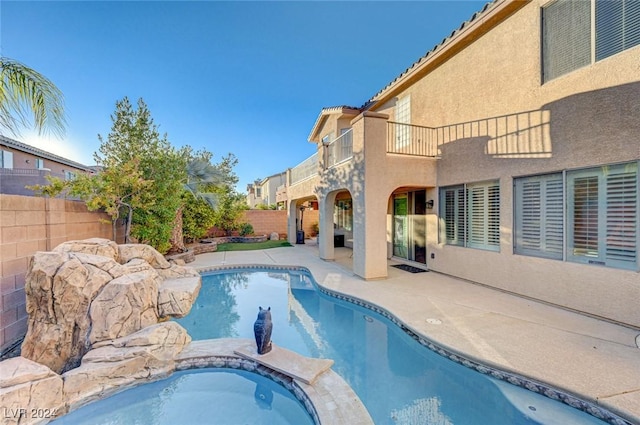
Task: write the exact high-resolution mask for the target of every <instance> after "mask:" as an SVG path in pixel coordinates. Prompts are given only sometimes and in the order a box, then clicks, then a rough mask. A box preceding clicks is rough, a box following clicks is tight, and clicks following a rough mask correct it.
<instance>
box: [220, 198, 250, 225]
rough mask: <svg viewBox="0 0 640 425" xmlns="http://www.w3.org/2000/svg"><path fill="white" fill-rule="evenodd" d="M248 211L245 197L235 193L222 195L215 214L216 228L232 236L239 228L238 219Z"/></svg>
mask: <svg viewBox="0 0 640 425" xmlns="http://www.w3.org/2000/svg"><path fill="white" fill-rule="evenodd" d="M246 209H248V207H247V204H246V203H245V197H244V196H243V195H241V194H238V193H235V192H224V193H221V194H220V200H219V203H218V208H216V213H215V226H217V227H219V228H220V229H222V230H224V231H226V232H227V234H228V235H230V234H231V232H232V231H233V230H237V229H238V227H239V223H238V219H239V218H240V215H241V214H242V212H243V211H244V210H246Z"/></svg>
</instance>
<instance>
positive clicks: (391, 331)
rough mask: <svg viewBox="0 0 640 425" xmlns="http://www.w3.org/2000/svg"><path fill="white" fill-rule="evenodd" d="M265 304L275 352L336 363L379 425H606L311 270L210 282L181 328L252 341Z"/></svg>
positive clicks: (240, 274)
mask: <svg viewBox="0 0 640 425" xmlns="http://www.w3.org/2000/svg"><path fill="white" fill-rule="evenodd" d="M259 306H262V307H264V308H266V307H271V313H272V320H273V334H272V340H273V342H274V344H277V345H279V346H281V347H284V348H287V349H289V350H293V351H296V352H298V353H300V354H302V355H305V356H309V357H319V358H329V359H333V360H334V361H335V364H334V366H333V370H335V371H336V372H337V373H338V374H340V375H341V376H342V377H343V378H344V379H345V380H346V381H347V382H348V383H349V384H350V385H351V387H352V388H353V389H354V390H355V392H356V393H357V394H358V396H359V397H360V399H361V400H362V401H363V403H364V405H365V406H366V407H367V409H368V410H369V413H370V414H371V416H372V418H373V420H374V422H375V423H376V425H385V424H389V425H396V424H416V425H417V424H420V425H423V424H437V425H452V424H457V425H473V424H478V425H487V424H492V425H500V424H504V425H517V424H523V425H524V424H545V425H551V424H562V425H566V424H600V425H602V424H605V422H603V421H600V420H598V419H597V418H595V417H593V416H590V415H588V414H586V413H584V412H581V411H579V410H576V409H573V408H571V407H569V406H567V405H564V404H562V403H560V402H557V401H554V400H551V399H549V398H547V397H544V396H542V395H539V394H536V393H533V392H531V391H528V390H526V389H523V388H520V387H517V386H513V385H511V384H508V383H505V382H503V381H499V380H495V379H493V378H491V377H488V376H486V375H483V374H480V373H478V372H475V371H473V370H471V369H468V368H466V367H464V366H462V365H460V364H457V363H455V362H452V361H451V360H449V359H447V358H445V357H442V356H440V355H438V354H436V353H434V352H432V351H430V350H428V349H427V348H425V347H423V346H422V345H420V344H419V343H418V342H417V341H415V340H414V339H413V338H411V337H410V336H409V335H407V334H406V333H405V332H403V331H402V330H401V329H400V328H398V327H397V326H396V325H394V324H393V323H392V322H390V321H389V320H388V319H386V318H384V317H383V316H381V315H378V314H376V313H373V312H372V311H370V310H368V309H365V308H362V307H359V306H356V305H354V304H351V303H347V302H344V301H340V300H337V299H335V298H332V297H330V296H327V295H325V294H322V293H320V292H318V291H317V290H316V289H315V286H314V284H313V283H312V279H311V277H310V276H309V275H307V274H306V273H304V272H298V271H280V270H269V271H264V270H260V269H248V270H234V271H228V270H227V271H224V272H213V273H208V274H205V275H203V280H202V289H201V290H200V295H199V297H198V299H197V300H196V303H195V304H194V306H193V308H192V311H191V313H190V314H189V315H188V316H186V317H184V318H183V319H179V320H177V322H178V323H180V324H181V325H182V326H184V327H185V328H186V329H187V331H188V332H189V334H190V335H191V336H192V338H193V339H194V340H197V339H209V338H223V337H224V338H226V337H241V338H253V322H254V321H255V319H256V317H257V313H258V307H259Z"/></svg>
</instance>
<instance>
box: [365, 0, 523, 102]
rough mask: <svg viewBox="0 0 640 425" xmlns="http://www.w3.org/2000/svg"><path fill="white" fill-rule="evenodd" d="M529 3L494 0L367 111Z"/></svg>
mask: <svg viewBox="0 0 640 425" xmlns="http://www.w3.org/2000/svg"><path fill="white" fill-rule="evenodd" d="M530 2H531V0H496V1H495V2H493V4H492V6H491V7H490V8H489V9H488V10H486V11H485V12H484V13H481V14H480V15H479V16H478V17H477V18H474V19H472V20H471V21H467V22H465V23H464V24H463V25H464V26H463V27H461V28H459V29H458V30H456V31H454V32H453V33H452V35H451V36H450V37H449V38H447V39H445V40H444V41H443V42H442V43H441V44H440V45H438V46H436V47H435V48H434V49H433V50H431V51H430V52H429V53H427V54H426V55H425V56H424V57H422V58H421V59H420V60H418V61H417V62H415V63H414V64H413V65H412V66H411V67H410V68H408V69H407V70H405V72H404V73H403V74H401V75H400V76H399V77H397V78H396V79H395V80H394V81H392V82H391V83H389V84H388V85H387V86H386V87H385V88H383V89H382V90H380V91H379V92H378V93H377V94H376V95H375V96H374V97H372V98H371V99H370V100H369V101H368V102H367V105H370V106H369V108H368V109H370V110H373V111H375V110H376V109H377V107H379V106H381V105H383V104H384V103H385V102H386V101H387V100H389V99H390V98H392V97H393V96H395V95H397V94H398V93H400V92H402V91H404V90H406V89H407V88H408V87H410V86H411V85H413V84H415V83H416V82H417V81H418V80H420V79H421V78H423V77H424V76H425V75H427V74H428V73H430V72H432V71H433V70H434V69H436V68H438V67H439V66H440V65H442V64H443V63H445V62H446V61H447V60H449V59H450V58H452V57H453V56H455V55H456V54H458V53H459V52H460V51H462V50H463V49H465V48H466V47H467V46H469V45H470V44H471V43H473V42H474V41H476V40H477V39H479V38H480V37H482V36H483V35H484V34H486V33H487V32H489V31H490V30H491V29H493V28H494V27H496V26H497V25H498V24H500V23H501V22H503V21H504V20H505V19H506V18H508V17H509V16H511V15H512V14H513V13H515V12H516V11H517V10H519V9H521V8H522V7H524V6H525V5H527V4H528V3H530Z"/></svg>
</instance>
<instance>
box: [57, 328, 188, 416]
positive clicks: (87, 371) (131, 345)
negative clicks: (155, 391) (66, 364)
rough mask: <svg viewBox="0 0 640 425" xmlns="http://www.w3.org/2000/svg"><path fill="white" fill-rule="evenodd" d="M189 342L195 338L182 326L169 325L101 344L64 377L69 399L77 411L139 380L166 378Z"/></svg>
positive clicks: (69, 402) (143, 330)
mask: <svg viewBox="0 0 640 425" xmlns="http://www.w3.org/2000/svg"><path fill="white" fill-rule="evenodd" d="M189 342H191V337H190V336H189V334H187V331H186V330H185V329H184V328H183V327H182V326H180V325H179V324H177V323H176V322H165V323H159V324H155V325H153V326H149V327H147V328H144V329H142V330H140V331H138V332H136V333H133V334H131V335H128V336H125V337H123V338H118V339H115V340H110V341H103V342H100V343H97V344H95V348H94V349H93V350H91V351H89V352H88V353H87V354H86V355H85V356H84V358H83V359H82V365H81V366H80V367H78V368H76V369H73V370H70V371H68V372H67V373H65V374H64V375H63V378H64V396H65V399H66V400H67V403H68V404H69V406H70V407H71V408H72V409H74V408H77V407H79V406H80V405H83V404H86V403H88V402H90V401H92V400H95V399H97V398H100V397H102V396H104V394H109V393H111V392H113V391H117V390H119V389H121V388H122V387H127V386H131V385H135V383H136V382H137V381H149V380H153V379H160V378H164V377H166V376H167V375H168V374H169V373H171V372H172V371H173V370H174V369H175V361H174V359H175V357H176V356H177V355H178V354H179V353H180V352H181V351H182V349H183V348H184V346H185V345H187V344H188V343H189Z"/></svg>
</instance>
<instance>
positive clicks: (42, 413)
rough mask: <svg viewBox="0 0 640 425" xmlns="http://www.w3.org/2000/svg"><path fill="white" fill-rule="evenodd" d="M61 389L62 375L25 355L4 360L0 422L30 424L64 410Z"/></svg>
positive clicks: (53, 416)
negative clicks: (0, 416) (0, 418)
mask: <svg viewBox="0 0 640 425" xmlns="http://www.w3.org/2000/svg"><path fill="white" fill-rule="evenodd" d="M62 388H63V381H62V377H60V375H57V374H55V373H54V372H53V371H52V370H51V369H49V368H48V367H46V366H44V365H41V364H39V363H36V362H33V361H31V360H28V359H25V358H24V357H14V358H11V359H8V360H4V361H3V362H2V364H1V367H0V400H2V410H3V411H2V420H3V422H2V423H3V424H6V425H13V424H16V425H17V424H23V423H33V422H34V421H38V420H40V421H42V420H45V419H54V418H55V417H56V416H60V415H62V414H64V413H66V411H65V410H64V399H63V389H62ZM45 422H48V420H47V421H45Z"/></svg>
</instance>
